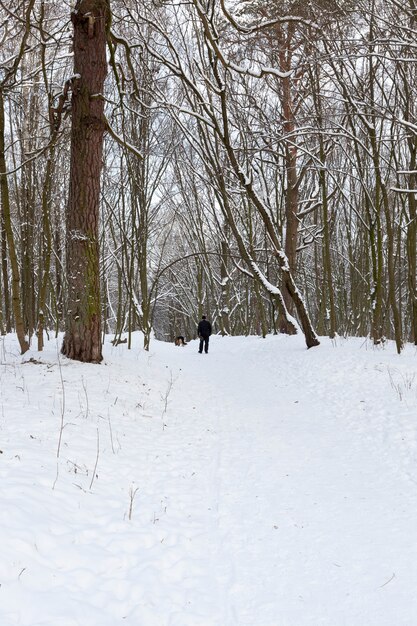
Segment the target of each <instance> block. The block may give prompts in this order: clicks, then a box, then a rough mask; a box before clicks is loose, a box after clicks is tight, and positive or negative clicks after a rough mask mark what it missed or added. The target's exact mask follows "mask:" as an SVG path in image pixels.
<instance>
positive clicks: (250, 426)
mask: <svg viewBox="0 0 417 626" xmlns="http://www.w3.org/2000/svg"><path fill="white" fill-rule="evenodd" d="M229 341H230V340H229ZM236 344H237V345H236V349H235V350H232V351H228V352H227V353H226V354H224V353H223V351H221V345H220V344H215V347H214V346H213V347H212V350H211V353H210V355H209V356H208V358H207V359H206V358H205V356H204V355H202V357H200V356H199V355H196V358H197V359H201V360H202V359H204V362H203V363H201V364H200V365H201V368H202V369H201V370H200V372H199V373H198V376H199V377H200V378H201V380H203V381H205V384H206V385H207V387H208V392H207V394H206V404H207V407H206V408H205V415H204V418H205V421H206V420H207V421H208V420H209V419H210V416H212V418H211V419H212V421H214V423H215V424H216V429H217V435H218V451H217V453H216V465H217V468H216V472H215V480H216V483H217V503H216V504H217V507H218V528H217V537H216V538H215V540H216V542H217V553H218V555H219V560H218V563H217V566H218V568H219V570H220V572H222V571H223V579H224V580H225V586H226V591H225V598H223V602H224V606H225V613H224V616H223V621H222V622H219V623H223V624H227V625H230V626H233V625H235V624H239V625H242V626H250V625H253V624H259V625H260V626H276V625H280V624H282V625H285V626H287V625H288V626H290V625H294V626H300V625H301V624H312V625H313V624H315V625H318V624H326V625H329V626H330V625H331V624H337V625H344V624H346V625H351V624H355V625H359V624H364V625H365V624H366V625H367V626H371V624H374V625H375V626H381V625H382V624H387V625H388V624H400V623H401V624H404V626H405V624H410V626H411V624H412V623H414V622H413V618H411V617H410V618H409V620H410V621H407V618H405V621H404V622H399V621H398V619H399V609H400V608H401V607H403V606H404V605H408V606H409V610H410V612H409V613H408V615H410V616H411V615H414V614H417V600H416V598H415V597H413V594H411V593H410V589H411V587H412V585H413V584H416V583H417V565H416V555H417V549H416V548H417V535H416V533H415V528H416V527H417V524H416V522H417V497H416V494H417V492H416V489H415V487H414V485H413V484H410V481H409V478H408V476H407V474H406V472H405V471H404V469H403V468H401V467H400V465H401V464H400V463H399V461H400V460H399V459H398V449H396V448H395V449H389V448H382V449H381V441H375V433H374V431H373V426H374V424H373V422H372V421H369V417H370V416H369V414H367V411H366V409H365V408H364V407H365V406H366V404H367V403H368V404H372V403H374V404H375V403H376V404H378V400H379V399H378V397H375V392H377V391H378V386H377V381H375V380H373V379H374V378H375V374H374V371H372V370H371V372H370V373H369V374H368V376H366V371H362V370H363V365H362V364H359V365H358V367H357V370H358V371H353V372H351V373H350V374H351V377H352V380H353V381H354V380H355V379H356V377H359V384H358V383H356V389H354V394H355V395H356V394H357V393H358V391H360V397H358V396H356V397H353V398H352V397H351V387H349V380H346V381H345V384H343V385H342V389H343V388H345V395H344V396H343V395H342V396H341V395H340V393H341V388H340V385H335V387H334V389H333V390H332V389H331V388H330V389H328V388H325V389H323V376H326V377H328V380H329V383H328V384H329V386H330V387H331V386H332V382H333V381H334V380H335V378H336V381H337V376H335V372H334V369H333V368H334V366H335V362H334V360H333V359H332V360H331V362H330V363H329V368H328V369H326V367H323V364H321V368H320V369H316V361H317V359H318V358H320V357H319V356H318V357H317V355H316V356H315V355H314V353H313V352H309V353H306V352H305V351H304V349H303V348H301V349H300V351H299V352H296V353H295V354H292V362H291V364H286V363H285V362H283V360H282V358H280V355H279V353H278V354H277V353H271V352H270V351H267V352H266V354H265V361H264V363H260V362H259V356H260V355H259V346H256V344H253V343H248V346H247V348H246V347H245V346H244V345H243V344H242V342H236ZM278 350H279V348H278ZM252 351H253V355H252ZM192 357H194V355H192ZM252 359H253V360H252ZM192 361H193V364H192V366H191V368H190V370H189V372H188V371H187V370H186V375H190V376H191V377H192V376H193V375H194V377H195V376H196V374H195V364H194V358H192ZM365 364H366V360H365ZM187 365H188V364H187ZM260 367H262V373H261V375H260V372H259V368H260ZM203 368H204V369H203ZM348 375H349V372H346V371H344V370H343V365H342V370H341V372H340V377H341V379H342V381H343V379H344V378H345V377H346V376H348ZM361 378H362V380H361ZM197 384H198V383H197ZM381 404H382V403H381ZM375 409H376V411H375V412H376V414H377V415H378V412H379V414H381V413H382V414H383V413H384V411H385V409H384V407H383V406H379V407H378V406H377V407H373V410H375ZM388 413H389V411H388ZM380 427H381V425H380ZM398 434H399V433H398ZM381 452H383V453H384V455H383V456H381ZM395 466H396V467H397V471H393V470H394V468H395ZM410 491H411V493H410ZM412 537H416V540H415V541H413V540H412V539H411V538H412ZM213 539H214V538H213ZM410 539H411V541H410ZM394 574H395V576H394V578H393V579H392V581H391V582H390V583H389V584H386V586H384V585H385V583H387V581H388V580H390V579H391V577H392V576H393V575H394ZM412 581H413V582H412ZM410 602H411V604H412V605H413V608H411V606H410Z"/></svg>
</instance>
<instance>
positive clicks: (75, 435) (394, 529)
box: [0, 337, 417, 626]
mask: <svg viewBox="0 0 417 626" xmlns="http://www.w3.org/2000/svg"><path fill="white" fill-rule="evenodd" d="M361 346H362V342H361V341H359V340H351V341H349V342H343V341H340V342H339V345H338V346H337V347H334V346H332V344H331V343H330V342H328V341H326V340H325V341H324V342H323V345H322V346H321V347H320V348H319V349H315V350H310V351H306V350H305V348H304V346H303V343H302V340H301V339H300V338H283V337H281V338H279V337H271V338H268V339H266V340H261V339H258V338H247V339H245V338H230V339H229V338H228V339H221V338H217V337H214V338H213V339H212V341H211V347H210V354H209V355H207V356H206V355H204V354H203V355H199V354H197V350H196V344H195V343H191V344H189V345H188V346H187V347H186V348H185V349H179V348H174V347H173V346H171V345H167V344H159V343H157V342H155V343H154V344H153V348H152V350H151V353H150V354H149V355H148V354H146V353H144V352H143V351H141V350H138V349H135V350H133V351H131V352H128V351H127V350H125V348H124V347H123V346H122V347H120V348H117V349H112V348H110V349H107V353H106V364H104V365H102V366H100V367H97V366H88V365H81V364H73V363H69V362H68V361H63V362H62V365H61V367H59V366H58V363H57V355H56V348H55V352H54V346H53V342H51V348H50V350H49V352H48V351H47V352H46V353H45V354H44V355H39V354H37V353H33V354H32V355H29V356H28V357H27V358H29V357H30V356H35V357H36V358H37V359H39V360H41V361H43V363H42V364H31V363H24V364H22V363H21V361H22V359H21V358H20V357H19V356H18V355H17V353H16V350H15V349H11V348H10V349H9V352H8V351H3V354H2V369H1V370H0V373H1V380H0V385H1V386H0V400H1V419H0V436H1V445H0V449H1V450H2V454H1V455H0V462H1V465H0V478H1V483H0V485H1V493H0V495H1V498H2V502H3V503H4V505H3V506H2V510H1V514H0V541H1V545H2V549H1V550H0V554H1V559H0V585H1V586H0V624H1V625H2V626H3V625H4V626H15V625H20V626H117V624H132V626H415V623H416V621H415V615H417V596H416V594H415V589H416V586H417V533H416V530H415V529H416V528H417V410H416V409H417V359H416V354H415V349H414V348H413V347H411V346H410V347H409V348H408V351H406V353H405V354H404V355H402V356H401V357H400V358H398V357H397V356H396V355H395V354H394V353H393V351H391V350H390V349H387V350H385V351H374V350H366V348H363V347H361ZM25 358H26V357H25ZM63 397H65V410H64V423H65V428H64V431H63V442H62V450H61V455H60V459H59V460H58V465H57V463H56V448H57V438H58V437H57V436H58V432H59V422H60V419H61V415H62V406H63V404H62V400H63ZM95 465H97V467H96V471H95V473H94V471H93V470H94V467H95ZM57 467H58V470H59V472H58V478H57V480H56V484H55V488H54V489H52V486H53V484H54V481H55V479H56V471H57ZM136 489H137V491H136ZM129 517H130V518H131V519H129Z"/></svg>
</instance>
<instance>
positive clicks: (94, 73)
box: [62, 0, 110, 363]
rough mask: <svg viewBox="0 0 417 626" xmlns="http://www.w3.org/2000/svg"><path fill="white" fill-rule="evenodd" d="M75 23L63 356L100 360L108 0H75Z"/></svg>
mask: <svg viewBox="0 0 417 626" xmlns="http://www.w3.org/2000/svg"><path fill="white" fill-rule="evenodd" d="M71 19H72V22H73V25H74V79H73V92H72V130H71V171H70V186H69V198H68V207H67V219H66V226H67V236H66V265H67V276H68V296H67V307H66V308H67V310H66V332H65V337H64V342H63V345H62V353H63V354H65V355H66V356H68V357H69V358H71V359H75V360H78V361H84V362H88V363H99V362H100V361H101V360H102V358H103V357H102V345H101V305H100V279H99V236H98V235H99V233H98V226H99V199H100V173H101V168H102V153H103V137H104V131H105V122H104V115H103V113H104V97H103V87H104V81H105V78H106V74H107V62H106V29H107V27H108V24H109V21H110V5H109V0H78V1H77V4H76V6H75V10H74V12H73V13H72V16H71Z"/></svg>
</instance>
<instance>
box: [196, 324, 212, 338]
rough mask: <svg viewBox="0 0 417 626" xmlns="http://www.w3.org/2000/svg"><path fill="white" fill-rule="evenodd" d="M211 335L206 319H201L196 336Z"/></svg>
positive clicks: (209, 325)
mask: <svg viewBox="0 0 417 626" xmlns="http://www.w3.org/2000/svg"><path fill="white" fill-rule="evenodd" d="M210 335H211V324H210V322H209V321H207V320H201V322H200V323H199V325H198V336H199V337H210Z"/></svg>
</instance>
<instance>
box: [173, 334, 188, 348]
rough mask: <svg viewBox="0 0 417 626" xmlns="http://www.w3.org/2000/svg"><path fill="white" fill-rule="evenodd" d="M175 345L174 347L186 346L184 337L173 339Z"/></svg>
mask: <svg viewBox="0 0 417 626" xmlns="http://www.w3.org/2000/svg"><path fill="white" fill-rule="evenodd" d="M175 345H176V346H186V345H187V344H186V343H185V340H184V337H181V336H180V337H176V338H175Z"/></svg>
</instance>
